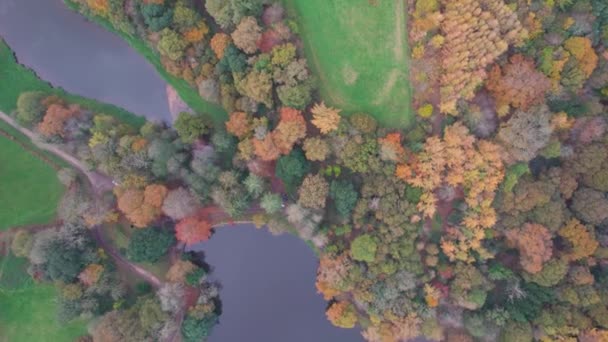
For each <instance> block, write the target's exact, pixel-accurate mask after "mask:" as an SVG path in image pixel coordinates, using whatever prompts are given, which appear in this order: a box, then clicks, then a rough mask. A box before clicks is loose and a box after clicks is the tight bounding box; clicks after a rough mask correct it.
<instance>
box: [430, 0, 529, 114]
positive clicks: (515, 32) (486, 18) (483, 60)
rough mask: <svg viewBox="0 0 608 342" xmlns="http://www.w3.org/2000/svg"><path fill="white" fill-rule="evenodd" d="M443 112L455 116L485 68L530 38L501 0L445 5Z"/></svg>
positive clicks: (458, 1) (467, 0) (470, 0)
mask: <svg viewBox="0 0 608 342" xmlns="http://www.w3.org/2000/svg"><path fill="white" fill-rule="evenodd" d="M442 3H443V4H444V5H445V9H444V11H443V13H442V14H443V20H442V21H441V32H442V34H443V36H444V37H445V44H443V46H442V51H441V54H442V59H441V65H442V69H443V70H442V72H443V76H442V77H441V82H440V83H441V105H440V107H441V112H442V113H449V114H452V115H456V114H457V111H456V103H457V102H458V100H459V99H461V98H464V99H467V100H468V99H471V98H472V97H473V96H474V95H475V90H476V88H477V86H479V84H481V83H482V82H483V81H484V80H485V78H486V76H487V75H486V71H485V69H486V67H487V66H488V65H490V64H491V63H492V62H493V61H495V60H496V59H497V58H498V57H499V56H500V55H502V54H503V53H504V52H506V51H507V49H508V48H509V45H517V44H520V43H522V42H523V40H524V39H525V38H526V37H527V34H528V33H527V31H526V30H525V29H524V28H522V25H521V23H520V22H519V20H518V18H517V14H516V13H515V12H513V10H512V9H511V8H510V7H508V6H507V5H506V4H505V3H504V2H503V1H502V0H456V1H442Z"/></svg>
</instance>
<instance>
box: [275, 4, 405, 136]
mask: <svg viewBox="0 0 608 342" xmlns="http://www.w3.org/2000/svg"><path fill="white" fill-rule="evenodd" d="M284 1H285V3H286V4H287V7H288V8H289V9H290V10H291V11H292V12H293V13H292V14H293V15H294V17H296V18H297V20H298V24H299V28H300V31H301V32H300V33H301V35H302V39H303V40H304V45H305V49H306V54H307V57H308V59H309V63H310V65H311V67H313V68H314V69H315V71H316V74H317V75H318V77H319V81H320V88H321V95H322V97H323V98H324V99H325V101H326V102H327V103H328V104H329V105H332V106H335V107H339V108H341V109H343V110H344V112H345V113H346V114H351V113H356V112H366V113H369V114H371V115H373V116H374V117H376V118H377V119H378V120H379V121H380V122H381V123H382V124H384V125H387V126H389V127H406V126H408V125H409V123H410V122H412V119H413V113H412V110H411V104H410V103H411V87H410V83H409V58H410V54H409V48H408V44H407V25H406V20H407V9H406V5H405V0H332V1H327V0H284Z"/></svg>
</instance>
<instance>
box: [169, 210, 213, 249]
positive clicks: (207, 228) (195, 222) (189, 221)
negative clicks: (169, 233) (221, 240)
mask: <svg viewBox="0 0 608 342" xmlns="http://www.w3.org/2000/svg"><path fill="white" fill-rule="evenodd" d="M211 230H212V227H211V224H210V223H209V222H207V221H205V220H203V219H199V218H197V217H193V216H191V217H187V218H185V219H183V220H181V221H180V222H179V223H178V224H177V225H176V226H175V237H176V238H177V240H179V241H181V242H183V243H185V244H186V245H193V244H196V243H198V242H201V241H207V240H209V237H211Z"/></svg>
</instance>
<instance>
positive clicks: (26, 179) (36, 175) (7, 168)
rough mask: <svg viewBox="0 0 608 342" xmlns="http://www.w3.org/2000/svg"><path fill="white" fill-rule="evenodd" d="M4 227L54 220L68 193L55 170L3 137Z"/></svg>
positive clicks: (0, 219) (0, 215) (0, 194)
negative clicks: (58, 207)
mask: <svg viewBox="0 0 608 342" xmlns="http://www.w3.org/2000/svg"><path fill="white" fill-rule="evenodd" d="M0 152H1V153H0V203H2V206H0V230H3V229H7V228H10V227H14V226H22V225H28V224H43V223H47V222H50V221H52V220H53V218H54V217H55V214H56V211H57V203H59V200H60V198H61V196H62V195H63V192H64V187H63V185H62V184H61V183H60V182H59V180H58V179H57V176H56V172H55V170H54V169H53V168H52V167H51V166H50V165H48V164H47V163H45V162H44V161H42V160H40V159H39V158H38V157H36V156H34V155H32V154H31V153H30V152H28V151H26V150H24V149H23V148H22V147H21V146H20V145H19V144H18V143H16V142H15V141H12V140H9V139H8V138H6V137H3V136H0Z"/></svg>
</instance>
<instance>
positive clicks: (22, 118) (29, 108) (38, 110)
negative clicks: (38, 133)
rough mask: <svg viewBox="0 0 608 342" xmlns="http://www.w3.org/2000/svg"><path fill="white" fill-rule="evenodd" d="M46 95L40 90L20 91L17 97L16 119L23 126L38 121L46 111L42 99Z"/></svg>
mask: <svg viewBox="0 0 608 342" xmlns="http://www.w3.org/2000/svg"><path fill="white" fill-rule="evenodd" d="M47 96H48V95H47V94H45V93H43V92H41V91H28V92H25V93H21V95H20V96H19V99H17V121H19V123H20V124H22V125H24V126H31V125H32V124H35V123H38V122H40V121H41V120H42V117H43V116H44V112H45V111H46V107H45V106H44V104H43V103H42V100H44V98H46V97H47Z"/></svg>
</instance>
